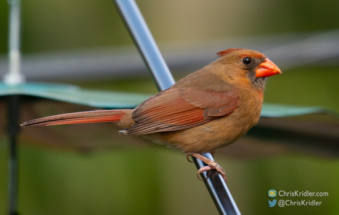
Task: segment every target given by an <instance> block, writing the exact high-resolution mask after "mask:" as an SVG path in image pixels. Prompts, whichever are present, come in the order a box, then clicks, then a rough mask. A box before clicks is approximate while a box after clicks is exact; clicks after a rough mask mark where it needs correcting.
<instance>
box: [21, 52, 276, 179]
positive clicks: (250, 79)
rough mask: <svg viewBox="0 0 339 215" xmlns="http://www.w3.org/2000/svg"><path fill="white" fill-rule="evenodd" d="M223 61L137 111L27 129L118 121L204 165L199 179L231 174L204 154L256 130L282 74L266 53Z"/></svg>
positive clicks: (99, 113) (50, 120)
mask: <svg viewBox="0 0 339 215" xmlns="http://www.w3.org/2000/svg"><path fill="white" fill-rule="evenodd" d="M217 55H218V56H219V59H218V60H216V61H214V62H212V63H211V64H209V65H207V66H206V67H204V68H202V69H200V70H198V71H196V72H194V73H191V74H190V75H188V76H186V77H185V78H183V79H181V80H180V81H179V82H177V83H176V84H174V85H173V86H172V87H170V88H169V89H167V90H164V91H162V92H159V93H158V94H156V95H154V96H153V97H151V98H149V99H147V100H146V101H144V102H143V103H141V104H140V105H139V106H138V107H136V108H135V109H133V110H131V109H124V110H95V111H86V112H77V113H68V114H60V115H55V116H49V117H44V118H40V119H34V120H30V121H27V122H25V123H23V124H21V126H23V127H27V126H50V125H61V124H76V123H97V122H115V123H116V124H117V125H118V126H119V127H121V128H123V129H124V130H122V131H120V133H122V134H127V135H129V134H133V135H143V136H145V137H146V138H149V139H151V140H152V141H154V142H156V143H159V144H163V145H166V146H169V147H172V148H177V149H179V150H181V151H183V152H184V153H187V154H188V155H191V156H194V157H196V158H199V159H201V160H202V161H204V162H205V163H206V164H208V166H206V167H203V168H201V169H199V171H198V174H199V173H201V172H204V171H207V170H211V169H216V170H217V171H218V172H219V173H220V174H221V175H222V176H223V177H224V178H225V179H226V176H225V171H224V170H223V169H222V167H221V166H219V165H218V164H217V163H216V162H214V161H211V160H209V159H207V158H205V157H204V156H202V155H201V154H200V153H204V152H211V151H214V150H215V149H218V148H220V147H224V146H226V145H228V144H230V143H232V142H234V141H236V140H237V139H238V138H240V137H241V136H242V135H244V134H245V133H246V132H247V131H248V130H249V129H250V128H251V127H252V126H254V125H255V124H256V123H257V122H258V120H259V117H260V112H261V107H262V102H263V93H264V88H265V83H266V80H267V77H268V76H272V75H275V74H279V73H281V71H280V69H279V68H278V67H277V66H276V65H275V64H274V63H273V62H272V61H270V60H269V59H268V58H266V56H265V55H264V54H262V53H260V52H257V51H253V50H247V49H227V50H225V51H221V52H218V53H217Z"/></svg>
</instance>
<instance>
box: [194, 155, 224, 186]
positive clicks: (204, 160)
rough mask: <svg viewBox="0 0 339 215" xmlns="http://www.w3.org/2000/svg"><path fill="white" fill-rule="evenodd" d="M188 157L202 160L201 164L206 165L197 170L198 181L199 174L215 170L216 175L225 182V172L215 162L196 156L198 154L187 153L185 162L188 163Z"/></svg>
mask: <svg viewBox="0 0 339 215" xmlns="http://www.w3.org/2000/svg"><path fill="white" fill-rule="evenodd" d="M188 156H193V157H195V158H198V159H200V160H202V161H203V162H205V163H206V164H207V165H208V166H204V167H201V168H200V169H199V170H198V172H197V176H198V178H199V179H200V177H199V174H200V173H203V172H206V171H208V170H211V169H215V170H216V171H217V172H218V173H220V174H221V176H222V177H223V178H224V179H225V181H226V182H227V177H226V173H225V170H224V169H223V168H222V167H221V166H220V165H219V164H218V163H217V162H215V161H212V160H210V159H208V158H206V157H205V156H202V155H201V154H198V153H189V154H187V160H188V161H190V160H189V158H188Z"/></svg>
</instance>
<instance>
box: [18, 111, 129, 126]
mask: <svg viewBox="0 0 339 215" xmlns="http://www.w3.org/2000/svg"><path fill="white" fill-rule="evenodd" d="M124 115H125V112H124V111H123V110H95V111H84V112H76V113H66V114H59V115H54V116H48V117H43V118H39V119H33V120H30V121H27V122H24V123H22V124H21V126H22V127H28V126H50V125H63V124H79V123H98V122H116V121H119V120H120V119H121V118H122V117H123V116H124Z"/></svg>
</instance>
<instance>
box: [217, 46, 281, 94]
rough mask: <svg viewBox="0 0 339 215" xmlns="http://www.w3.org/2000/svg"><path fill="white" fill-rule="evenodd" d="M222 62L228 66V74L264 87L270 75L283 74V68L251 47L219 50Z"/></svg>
mask: <svg viewBox="0 0 339 215" xmlns="http://www.w3.org/2000/svg"><path fill="white" fill-rule="evenodd" d="M217 55H218V56H219V57H220V59H219V60H218V61H219V62H220V63H222V64H223V65H225V66H226V69H225V70H224V71H226V75H227V76H228V77H229V78H230V79H235V80H237V81H240V82H244V83H245V82H248V81H250V82H251V83H252V84H253V85H254V86H255V87H257V88H259V89H264V87H265V83H266V79H267V77H269V76H272V75H276V74H281V70H280V69H279V68H278V67H277V66H276V65H275V64H274V63H273V62H272V61H271V60H270V59H268V58H267V57H266V56H265V55H264V54H262V53H260V52H257V51H254V50H249V49H227V50H224V51H221V52H218V53H217Z"/></svg>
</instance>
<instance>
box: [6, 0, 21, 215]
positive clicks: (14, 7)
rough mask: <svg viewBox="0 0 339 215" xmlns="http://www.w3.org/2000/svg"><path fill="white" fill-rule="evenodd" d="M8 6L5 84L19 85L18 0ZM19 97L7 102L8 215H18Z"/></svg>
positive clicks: (15, 96)
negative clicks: (7, 58)
mask: <svg viewBox="0 0 339 215" xmlns="http://www.w3.org/2000/svg"><path fill="white" fill-rule="evenodd" d="M7 2H8V4H9V10H10V11H9V35H8V36H9V37H8V44H9V46H8V47H9V51H8V52H9V71H8V73H7V74H5V75H4V78H3V80H4V83H5V84H10V85H14V84H20V83H23V82H25V77H24V76H23V75H22V74H21V72H20V12H21V8H20V0H7ZM19 112H20V96H19V95H13V96H9V97H8V101H7V118H8V122H7V123H8V125H7V133H8V138H9V158H8V214H9V215H17V214H18V210H17V208H18V179H19V177H18V172H19V171H18V169H19V168H18V150H17V137H18V134H19V131H20V127H19Z"/></svg>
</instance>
